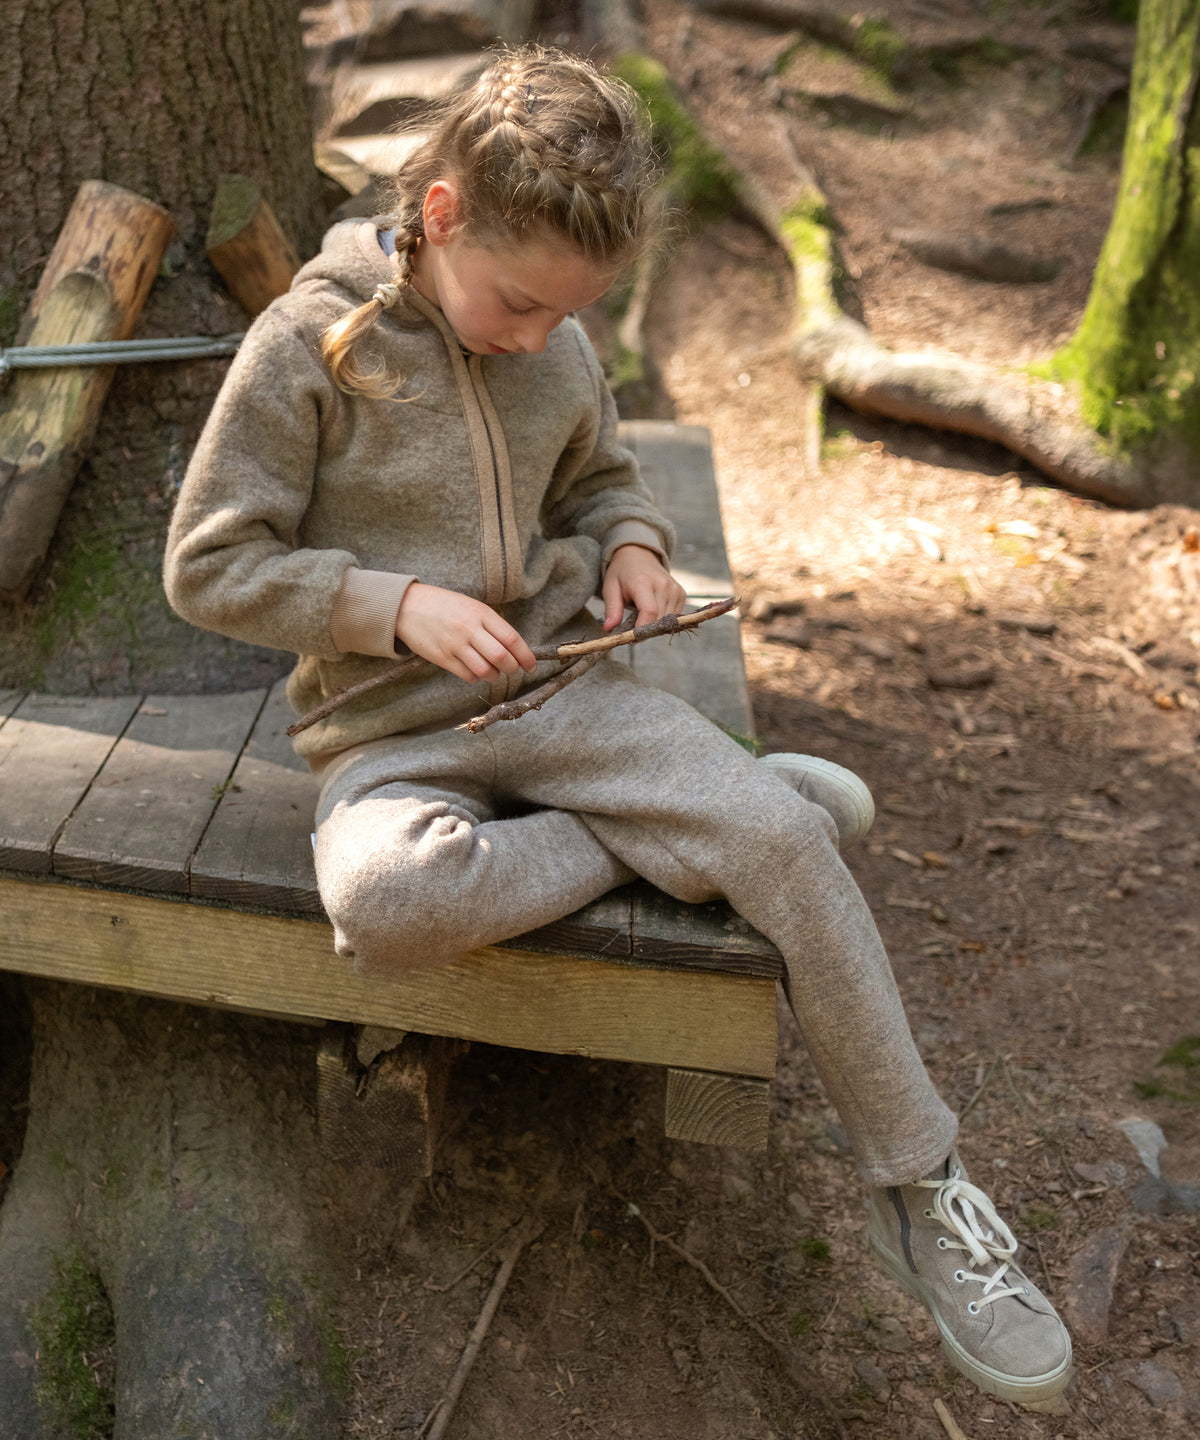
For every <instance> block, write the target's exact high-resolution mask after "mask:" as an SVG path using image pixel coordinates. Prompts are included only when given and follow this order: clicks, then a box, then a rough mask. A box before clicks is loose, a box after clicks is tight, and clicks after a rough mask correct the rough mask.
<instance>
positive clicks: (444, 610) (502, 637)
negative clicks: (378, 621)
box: [396, 580, 537, 681]
mask: <svg viewBox="0 0 1200 1440" xmlns="http://www.w3.org/2000/svg"><path fill="white" fill-rule="evenodd" d="M396 638H397V639H398V640H401V641H402V642H403V643H404V644H405V645H407V646H408V648H409V649H410V650H411V651H412V652H413V653H414V654H415V655H420V657H421V658H422V659H423V660H431V661H432V662H433V663H434V664H435V665H440V666H441V667H442V669H443V670H449V672H450V673H451V675H457V676H458V678H459V679H460V680H466V681H473V680H499V679H501V678H502V676H504V675H515V674H516V673H517V671H518V670H533V669H534V667H535V666H536V665H537V661H536V660H535V659H534V658H533V652H532V651H531V650H530V648H529V646H528V645H526V643H525V642H524V640H522V639H521V637H520V635H518V634H517V632H516V631H515V630H514V629H513V627H512V626H511V625H510V624H509V623H508V621H507V620H504V619H502V618H501V617H500V616H499V615H497V614H496V612H495V611H494V610H493V609H492V608H491V606H490V605H485V604H484V603H483V601H482V600H472V599H471V597H470V596H469V595H460V594H459V593H458V591H457V590H443V589H442V588H441V586H439V585H424V584H422V583H421V581H420V580H414V581H413V582H412V584H411V585H410V586H409V587H408V589H407V590H406V591H405V592H404V599H403V600H401V602H400V609H399V611H398V612H397V615H396Z"/></svg>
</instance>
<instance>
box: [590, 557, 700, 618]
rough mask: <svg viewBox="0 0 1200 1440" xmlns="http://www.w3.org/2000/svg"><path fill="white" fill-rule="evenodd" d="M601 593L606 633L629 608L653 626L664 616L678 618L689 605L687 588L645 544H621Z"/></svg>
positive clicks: (607, 573)
mask: <svg viewBox="0 0 1200 1440" xmlns="http://www.w3.org/2000/svg"><path fill="white" fill-rule="evenodd" d="M600 593H601V595H602V596H603V597H604V628H605V629H606V630H611V629H612V628H613V626H614V625H617V624H619V622H620V619H621V616H622V615H623V614H624V613H625V610H626V607H628V606H633V607H635V608H636V609H637V623H638V624H639V625H649V624H650V622H651V621H652V620H661V619H662V617H663V616H664V615H677V614H678V613H679V612H680V611H681V610H682V609H683V607H684V605H685V604H686V603H687V595H686V593H685V591H684V588H683V586H682V585H680V583H679V582H678V581H677V580H676V579H675V578H674V577H673V576H672V575H671V573H670V571H668V570H667V568H666V566H665V565H664V564H663V563H662V561H661V560H660V559H659V558H658V556H657V555H656V554H655V553H654V551H653V550H649V549H647V548H646V546H645V545H619V546H618V547H617V548H616V549H615V550H614V551H613V553H612V559H611V560H610V561H609V562H608V569H607V570H606V571H605V572H604V584H603V586H601V590H600Z"/></svg>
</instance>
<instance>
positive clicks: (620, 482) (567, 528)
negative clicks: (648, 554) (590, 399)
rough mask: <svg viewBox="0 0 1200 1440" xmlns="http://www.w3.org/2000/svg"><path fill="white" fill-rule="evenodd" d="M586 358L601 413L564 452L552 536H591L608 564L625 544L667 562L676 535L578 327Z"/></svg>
mask: <svg viewBox="0 0 1200 1440" xmlns="http://www.w3.org/2000/svg"><path fill="white" fill-rule="evenodd" d="M572 324H573V328H574V330H575V332H576V338H577V342H578V344H579V349H580V354H581V356H582V359H583V363H584V365H585V366H586V368H587V371H588V375H589V378H590V381H591V384H592V387H593V390H594V393H595V408H594V411H593V414H592V415H591V417H590V418H589V420H588V422H587V424H586V425H584V426H582V427H581V428H580V431H579V433H578V434H577V435H576V436H575V437H574V438H573V440H572V442H571V444H570V445H569V446H568V447H567V449H566V450H565V451H564V452H563V455H562V457H561V459H560V460H559V463H558V466H557V468H556V470H555V474H554V479H553V481H552V483H551V486H550V490H549V493H548V494H547V497H546V503H545V507H544V511H543V524H544V526H545V531H546V535H547V536H548V537H549V538H552V539H553V538H555V537H557V536H560V535H587V536H590V537H591V538H592V539H593V540H595V541H596V542H597V544H599V546H600V549H601V560H602V563H603V564H605V565H607V564H608V561H609V560H610V559H611V557H612V553H613V551H614V550H616V548H617V547H618V546H619V545H626V544H631V543H632V544H638V545H645V546H647V547H648V548H650V549H652V550H656V551H657V552H658V554H659V555H660V556H661V557H662V559H663V561H664V563H666V562H667V561H668V560H669V559H670V555H671V551H672V548H673V547H674V544H675V530H674V527H673V526H672V524H671V522H670V521H669V520H668V519H667V518H666V516H665V515H663V514H662V513H661V511H659V509H658V508H657V506H656V505H655V503H654V497H653V496H652V495H651V493H650V491H649V490H648V489H647V487H646V484H645V482H644V481H643V480H642V477H641V474H640V472H639V470H638V464H637V460H636V458H635V457H634V455H633V453H632V452H631V451H629V450H627V449H626V448H625V447H624V446H623V445H620V444H619V443H618V441H617V407H616V403H615V402H614V400H613V397H612V392H611V391H610V390H609V388H608V384H607V383H606V381H605V379H604V372H603V371H602V369H601V368H600V362H599V360H598V359H597V358H596V354H595V352H594V351H593V350H592V347H591V346H590V345H589V344H588V342H587V339H586V338H585V336H584V334H583V331H582V329H580V327H579V326H578V325H574V322H572Z"/></svg>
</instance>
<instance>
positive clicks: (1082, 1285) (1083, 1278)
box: [1059, 1226, 1129, 1345]
mask: <svg viewBox="0 0 1200 1440" xmlns="http://www.w3.org/2000/svg"><path fill="white" fill-rule="evenodd" d="M1128 1243H1129V1236H1128V1233H1127V1232H1126V1231H1125V1230H1123V1229H1119V1228H1117V1227H1116V1226H1111V1227H1109V1228H1106V1229H1104V1230H1097V1231H1096V1232H1095V1233H1094V1234H1093V1235H1092V1236H1091V1237H1090V1238H1089V1239H1088V1240H1087V1242H1086V1243H1085V1244H1084V1245H1083V1246H1082V1247H1081V1248H1080V1249H1078V1250H1077V1251H1076V1252H1075V1254H1074V1255H1072V1257H1071V1261H1070V1264H1069V1265H1068V1267H1067V1283H1066V1288H1065V1289H1064V1290H1063V1291H1062V1292H1061V1294H1060V1296H1059V1299H1060V1301H1061V1304H1062V1311H1063V1316H1064V1318H1065V1319H1066V1322H1067V1324H1068V1325H1069V1326H1070V1327H1071V1330H1072V1332H1073V1333H1074V1334H1075V1336H1076V1337H1077V1338H1078V1339H1079V1340H1080V1341H1082V1343H1083V1344H1085V1345H1101V1344H1103V1343H1104V1341H1105V1340H1106V1339H1107V1337H1108V1317H1109V1311H1110V1310H1111V1308H1112V1301H1113V1289H1114V1287H1115V1286H1116V1283H1117V1272H1118V1270H1119V1269H1120V1265H1121V1257H1122V1256H1123V1255H1124V1254H1125V1247H1126V1245H1127V1244H1128Z"/></svg>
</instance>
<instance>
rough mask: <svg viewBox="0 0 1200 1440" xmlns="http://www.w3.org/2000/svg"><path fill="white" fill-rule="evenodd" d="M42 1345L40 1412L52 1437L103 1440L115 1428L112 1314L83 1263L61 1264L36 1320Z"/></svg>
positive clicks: (101, 1289) (77, 1260) (33, 1322)
mask: <svg viewBox="0 0 1200 1440" xmlns="http://www.w3.org/2000/svg"><path fill="white" fill-rule="evenodd" d="M30 1328H31V1329H32V1330H33V1334H34V1337H35V1339H36V1340H37V1345H38V1362H37V1367H38V1368H37V1386H36V1395H37V1403H38V1407H39V1409H40V1410H41V1412H42V1414H43V1417H44V1419H45V1421H46V1429H47V1431H48V1432H50V1431H53V1432H54V1433H56V1434H62V1435H63V1436H64V1437H69V1440H100V1437H107V1436H110V1435H111V1434H112V1432H113V1423H114V1415H115V1409H114V1396H113V1383H112V1372H111V1366H110V1365H108V1364H103V1363H101V1364H100V1365H97V1362H98V1361H100V1362H103V1361H105V1360H106V1358H107V1356H108V1354H109V1353H110V1352H111V1348H112V1345H113V1343H114V1339H115V1332H114V1327H113V1316H112V1308H111V1307H110V1305H109V1303H108V1297H107V1295H106V1294H105V1293H104V1287H103V1286H102V1285H101V1283H100V1280H99V1277H98V1276H97V1275H95V1274H94V1273H93V1272H92V1271H91V1270H89V1269H88V1267H87V1265H86V1264H85V1263H84V1260H83V1257H82V1256H80V1255H76V1256H74V1257H73V1258H72V1259H71V1260H69V1261H65V1262H63V1263H61V1264H60V1265H59V1267H58V1270H57V1275H56V1281H55V1285H54V1288H53V1289H52V1290H51V1291H50V1293H49V1294H48V1295H47V1296H46V1298H45V1299H44V1301H43V1302H42V1304H41V1305H40V1306H39V1307H38V1308H37V1310H35V1312H34V1313H33V1314H32V1315H31V1317H30Z"/></svg>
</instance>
